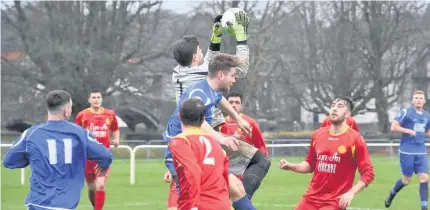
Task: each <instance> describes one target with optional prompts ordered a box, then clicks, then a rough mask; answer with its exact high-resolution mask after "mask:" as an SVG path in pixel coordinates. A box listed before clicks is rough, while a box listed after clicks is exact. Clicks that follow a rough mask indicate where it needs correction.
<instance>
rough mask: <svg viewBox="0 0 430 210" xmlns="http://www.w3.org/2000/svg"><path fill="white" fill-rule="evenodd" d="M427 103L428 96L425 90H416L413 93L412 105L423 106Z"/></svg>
mask: <svg viewBox="0 0 430 210" xmlns="http://www.w3.org/2000/svg"><path fill="white" fill-rule="evenodd" d="M425 103H426V96H425V93H424V91H422V90H416V91H414V93H413V94H412V105H414V107H415V108H419V109H421V108H423V106H424V104H425Z"/></svg>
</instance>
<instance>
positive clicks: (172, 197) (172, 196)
mask: <svg viewBox="0 0 430 210" xmlns="http://www.w3.org/2000/svg"><path fill="white" fill-rule="evenodd" d="M178 197H179V195H178V191H176V183H175V182H174V181H173V180H172V182H171V183H170V189H169V198H168V200H167V208H171V207H178Z"/></svg>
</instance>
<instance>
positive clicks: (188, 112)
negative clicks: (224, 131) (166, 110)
mask: <svg viewBox="0 0 430 210" xmlns="http://www.w3.org/2000/svg"><path fill="white" fill-rule="evenodd" d="M205 111H206V107H205V105H204V104H203V102H202V101H201V100H200V99H198V98H189V99H186V100H185V101H184V102H182V104H181V110H180V112H179V115H180V116H181V122H182V124H184V125H186V126H194V127H200V126H201V125H202V124H203V120H205Z"/></svg>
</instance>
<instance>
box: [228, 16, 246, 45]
mask: <svg viewBox="0 0 430 210" xmlns="http://www.w3.org/2000/svg"><path fill="white" fill-rule="evenodd" d="M234 16H235V18H236V24H233V23H231V22H227V25H228V27H227V31H228V32H229V33H231V34H234V35H235V37H236V40H237V41H239V42H242V41H246V40H247V36H246V34H247V33H248V26H249V23H250V21H249V17H248V15H247V14H246V13H245V12H244V11H239V12H236V13H235V14H234Z"/></svg>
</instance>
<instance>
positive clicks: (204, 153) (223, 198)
mask: <svg viewBox="0 0 430 210" xmlns="http://www.w3.org/2000/svg"><path fill="white" fill-rule="evenodd" d="M205 112H206V107H205V105H204V104H203V103H202V101H201V100H200V99H198V98H190V99H186V100H185V101H184V102H183V103H182V104H181V108H180V112H179V118H180V120H181V127H182V133H181V134H179V135H177V136H175V137H174V138H172V139H171V140H170V143H169V148H170V151H171V152H172V154H173V160H174V165H175V170H176V172H177V174H178V180H179V184H180V192H181V194H180V197H179V200H178V208H179V209H201V210H231V204H230V198H229V189H228V157H227V154H226V153H225V151H224V150H223V149H222V147H221V146H220V144H219V143H218V141H216V140H214V139H213V137H212V136H211V135H209V133H207V132H205V131H203V130H202V129H201V128H200V127H201V126H202V124H203V121H204V118H205ZM214 195H216V196H214Z"/></svg>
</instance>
